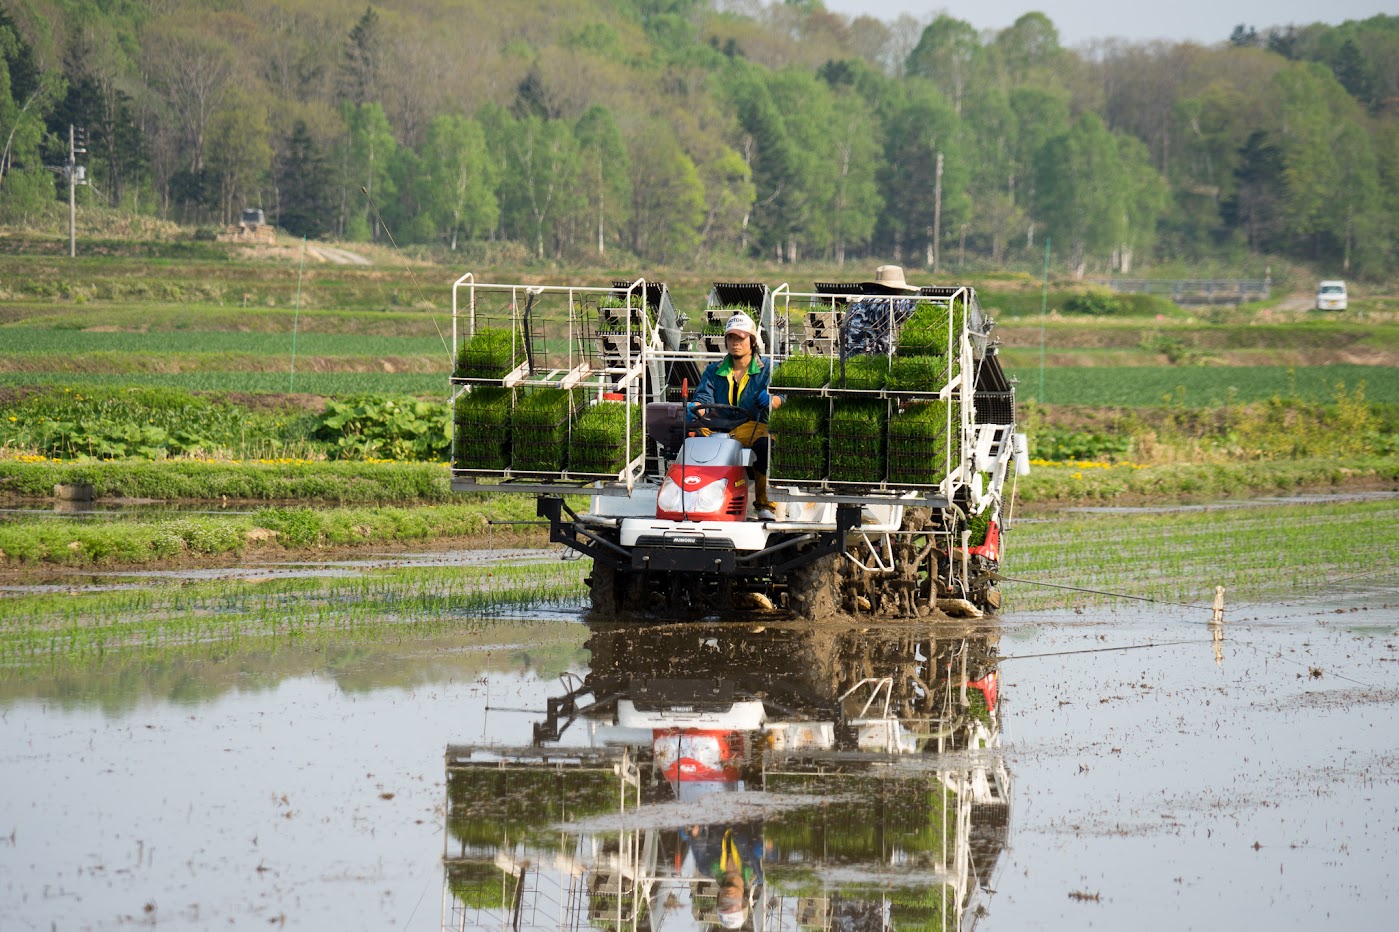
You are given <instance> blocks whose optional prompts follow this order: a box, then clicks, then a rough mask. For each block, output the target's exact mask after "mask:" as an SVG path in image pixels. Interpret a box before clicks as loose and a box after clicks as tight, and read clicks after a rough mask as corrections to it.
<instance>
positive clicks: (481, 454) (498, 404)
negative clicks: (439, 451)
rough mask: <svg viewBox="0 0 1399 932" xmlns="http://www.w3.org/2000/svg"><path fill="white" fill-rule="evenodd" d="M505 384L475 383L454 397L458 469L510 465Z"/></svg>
mask: <svg viewBox="0 0 1399 932" xmlns="http://www.w3.org/2000/svg"><path fill="white" fill-rule="evenodd" d="M513 394H514V392H513V390H512V389H509V388H497V387H494V386H490V385H478V386H476V387H475V388H473V389H472V390H471V391H469V392H463V393H462V395H461V396H460V397H459V398H457V402H456V407H455V409H454V410H453V412H452V420H453V421H454V422H455V428H454V430H453V436H454V437H455V438H456V443H455V446H456V458H455V460H454V461H453V465H455V466H456V467H457V468H458V469H490V470H503V469H506V468H507V467H509V465H510V405H511V395H513Z"/></svg>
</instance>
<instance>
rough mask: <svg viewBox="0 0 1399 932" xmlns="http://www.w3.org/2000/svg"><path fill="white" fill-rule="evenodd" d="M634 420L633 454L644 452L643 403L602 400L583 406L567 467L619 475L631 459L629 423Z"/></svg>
mask: <svg viewBox="0 0 1399 932" xmlns="http://www.w3.org/2000/svg"><path fill="white" fill-rule="evenodd" d="M629 421H630V422H631V438H632V439H631V456H632V457H634V456H637V455H639V454H640V453H641V405H639V404H627V403H626V402H624V401H599V402H598V403H597V404H595V405H589V406H588V407H586V408H584V409H583V412H582V413H581V414H580V415H579V416H578V420H576V421H574V422H573V431H572V433H573V439H572V440H571V441H569V445H568V470H569V472H573V473H597V474H599V475H608V476H616V475H617V474H618V473H620V472H621V471H622V470H623V469H624V468H625V467H626V465H627V463H628V462H629V461H630V459H631V457H629V456H628V454H627V423H628V422H629Z"/></svg>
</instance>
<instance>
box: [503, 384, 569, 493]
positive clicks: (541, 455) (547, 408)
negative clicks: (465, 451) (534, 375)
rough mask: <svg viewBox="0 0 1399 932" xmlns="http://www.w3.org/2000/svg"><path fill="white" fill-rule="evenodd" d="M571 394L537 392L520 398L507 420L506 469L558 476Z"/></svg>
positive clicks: (561, 467)
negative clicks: (509, 467)
mask: <svg viewBox="0 0 1399 932" xmlns="http://www.w3.org/2000/svg"><path fill="white" fill-rule="evenodd" d="M574 400H575V399H574V393H573V392H572V391H565V390H564V389H561V388H539V389H535V390H534V391H532V392H528V393H527V394H525V395H523V396H522V397H521V398H520V399H519V401H518V402H517V403H516V404H515V413H514V416H513V417H512V418H511V433H512V435H513V439H514V442H513V443H512V444H511V447H510V453H511V456H510V466H511V468H512V469H515V470H518V471H520V472H562V471H563V468H564V454H565V453H566V452H567V448H568V420H569V417H570V415H572V413H573V407H574Z"/></svg>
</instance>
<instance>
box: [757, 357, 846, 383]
mask: <svg viewBox="0 0 1399 932" xmlns="http://www.w3.org/2000/svg"><path fill="white" fill-rule="evenodd" d="M832 362H833V360H832V359H830V358H829V357H827V356H808V355H806V354H804V353H798V354H796V355H794V356H789V357H787V359H785V360H784V361H783V362H782V363H781V364H780V365H778V366H777V367H776V368H775V369H773V372H772V385H773V387H774V388H824V387H825V386H826V383H827V382H829V381H830V380H831V364H832Z"/></svg>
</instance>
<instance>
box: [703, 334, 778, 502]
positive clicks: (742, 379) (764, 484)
mask: <svg viewBox="0 0 1399 932" xmlns="http://www.w3.org/2000/svg"><path fill="white" fill-rule="evenodd" d="M724 346H725V348H726V349H727V350H728V351H729V352H728V355H727V356H725V357H724V358H723V359H721V360H719V361H718V362H712V363H710V364H709V366H708V368H706V369H705V370H704V375H702V376H700V381H699V386H698V387H697V388H696V389H695V394H694V400H693V402H692V405H693V410H694V412H695V413H696V414H699V415H703V414H704V406H705V405H714V404H727V405H733V406H734V407H737V408H742V409H743V410H744V412H746V413H747V414H748V417H749V420H747V421H746V422H744V423H742V424H740V425H739V426H738V427H736V428H734V429H733V430H731V431H729V436H730V437H732V438H733V439H735V440H737V441H738V442H739V443H741V444H743V446H744V447H746V448H748V449H750V450H752V451H753V460H754V462H753V466H752V467H750V469H749V473H748V474H749V477H750V478H752V479H753V480H754V494H753V509H754V510H755V511H757V513H758V520H759V521H774V520H776V519H777V509H776V508H775V507H774V506H773V504H772V502H771V501H770V500H769V499H768V455H769V449H770V438H769V435H768V425H767V420H768V412H769V411H770V410H771V409H773V408H777V407H781V405H782V397H781V396H780V395H774V394H772V393H771V392H770V391H768V386H769V385H770V384H771V382H772V367H771V365H770V364H769V363H768V362H767V361H766V360H764V359H763V355H762V354H763V336H762V334H761V333H760V332H759V331H758V325H757V324H755V323H753V318H751V317H749V316H748V315H747V314H743V313H738V314H734V315H733V316H732V317H730V318H729V320H728V322H727V323H726V324H724Z"/></svg>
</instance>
